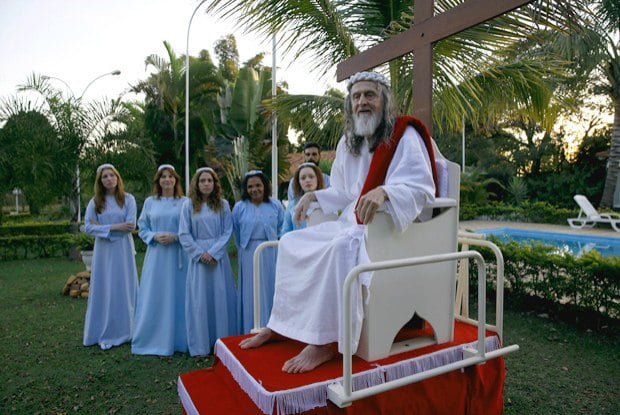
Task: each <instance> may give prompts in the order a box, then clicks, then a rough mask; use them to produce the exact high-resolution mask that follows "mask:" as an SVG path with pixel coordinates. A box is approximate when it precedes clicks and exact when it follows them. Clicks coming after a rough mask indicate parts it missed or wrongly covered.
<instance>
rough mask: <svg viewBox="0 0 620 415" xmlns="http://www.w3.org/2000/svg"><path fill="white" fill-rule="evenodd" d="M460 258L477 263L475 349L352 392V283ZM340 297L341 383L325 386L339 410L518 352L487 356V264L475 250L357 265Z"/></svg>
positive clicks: (511, 349)
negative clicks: (454, 359)
mask: <svg viewBox="0 0 620 415" xmlns="http://www.w3.org/2000/svg"><path fill="white" fill-rule="evenodd" d="M462 258H473V259H474V260H475V261H476V262H477V264H478V344H477V348H476V350H472V351H468V352H467V353H466V354H467V355H468V356H470V357H467V358H465V359H463V360H461V361H460V362H455V363H451V364H448V365H443V366H440V367H438V368H435V369H431V370H428V371H424V372H422V373H416V374H414V375H410V376H406V377H403V378H400V379H396V380H392V381H389V382H385V383H382V384H380V385H376V386H371V387H368V388H364V389H362V390H358V391H355V392H353V391H352V386H351V377H352V360H353V356H352V352H351V332H352V327H351V325H352V321H351V287H352V284H353V282H354V281H355V280H356V279H357V278H358V276H359V274H361V273H363V272H368V271H376V270H380V269H393V268H402V267H408V266H416V265H422V264H431V263H437V262H445V261H454V260H458V259H462ZM388 275H389V274H388ZM375 277H376V276H375ZM342 297H343V301H342V307H343V310H342V326H343V329H344V339H343V345H342V348H343V357H342V359H343V368H342V379H343V381H342V384H332V385H330V386H329V387H328V398H329V399H330V400H331V401H332V402H334V403H335V404H336V405H337V406H339V407H341V408H342V407H345V406H349V405H351V403H352V402H353V401H355V400H358V399H362V398H365V397H367V396H371V395H374V394H377V393H381V392H385V391H388V390H392V389H395V388H398V387H401V386H404V385H407V384H410V383H414V382H419V381H421V380H424V379H427V378H430V377H433V376H437V375H439V374H442V373H446V372H449V371H452V370H456V369H460V368H464V367H467V366H471V365H474V364H478V363H482V362H484V361H486V360H488V359H490V358H495V357H498V356H502V355H504V354H507V353H511V352H514V351H517V350H518V349H519V346H518V345H513V346H509V347H504V348H501V349H498V350H495V351H493V352H489V353H486V350H485V324H484V322H485V321H486V264H485V263H484V259H483V258H482V255H481V254H480V253H479V252H476V251H462V252H453V253H448V254H439V255H428V256H422V257H413V258H407V259H398V260H389V261H380V262H374V263H369V264H364V265H358V266H356V267H354V268H353V269H352V270H351V271H350V272H349V274H348V275H347V277H346V279H345V282H344V287H343V293H342Z"/></svg>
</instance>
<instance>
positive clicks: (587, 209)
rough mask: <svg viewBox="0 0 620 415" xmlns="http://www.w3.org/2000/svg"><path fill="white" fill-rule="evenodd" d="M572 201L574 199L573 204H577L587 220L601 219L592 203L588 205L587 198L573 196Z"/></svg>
mask: <svg viewBox="0 0 620 415" xmlns="http://www.w3.org/2000/svg"><path fill="white" fill-rule="evenodd" d="M573 199H575V202H577V204H578V205H579V207H580V208H581V210H582V211H583V213H585V214H586V216H587V217H588V218H592V219H598V218H600V217H601V215H599V213H598V212H597V211H596V209H594V206H592V203H590V201H589V200H588V198H587V197H585V196H584V195H575V196H573Z"/></svg>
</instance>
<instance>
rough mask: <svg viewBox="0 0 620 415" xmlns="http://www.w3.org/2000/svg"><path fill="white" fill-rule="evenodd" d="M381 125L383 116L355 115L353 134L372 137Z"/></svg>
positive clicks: (375, 114)
mask: <svg viewBox="0 0 620 415" xmlns="http://www.w3.org/2000/svg"><path fill="white" fill-rule="evenodd" d="M380 123H381V114H380V113H378V112H376V113H372V114H370V115H368V114H359V115H357V114H354V115H353V132H354V133H355V135H357V136H360V137H366V138H368V137H371V136H372V135H373V134H374V133H375V131H376V130H377V127H379V124H380Z"/></svg>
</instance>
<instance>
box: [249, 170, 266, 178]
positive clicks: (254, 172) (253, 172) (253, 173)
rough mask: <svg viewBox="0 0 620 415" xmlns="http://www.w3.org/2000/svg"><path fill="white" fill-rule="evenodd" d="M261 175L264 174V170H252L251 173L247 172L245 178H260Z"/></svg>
mask: <svg viewBox="0 0 620 415" xmlns="http://www.w3.org/2000/svg"><path fill="white" fill-rule="evenodd" d="M259 174H263V171H262V170H250V171H249V172H247V173H246V174H245V176H244V177H248V176H258V175H259Z"/></svg>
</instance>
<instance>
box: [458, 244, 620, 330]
mask: <svg viewBox="0 0 620 415" xmlns="http://www.w3.org/2000/svg"><path fill="white" fill-rule="evenodd" d="M489 239H490V240H492V241H493V242H494V243H495V244H496V245H497V246H498V247H499V248H500V249H501V251H502V254H503V256H504V263H505V266H504V277H505V289H506V296H507V297H511V300H514V301H524V300H527V299H528V298H532V297H534V298H537V299H540V300H543V302H547V303H549V304H554V305H555V306H559V307H560V308H562V307H565V308H566V307H573V308H576V309H580V310H583V311H588V312H595V313H596V314H598V315H600V316H604V317H607V318H610V319H620V257H615V256H610V257H602V256H601V255H600V254H599V253H598V252H596V251H594V250H593V251H590V252H587V253H585V254H583V255H581V256H579V257H576V256H573V255H570V254H567V253H564V254H557V253H553V251H554V250H555V249H556V248H555V247H552V246H548V245H542V244H540V243H537V244H532V245H521V244H519V243H517V242H514V241H512V242H509V243H502V242H500V241H499V240H497V239H496V238H493V237H490V238H489ZM472 249H476V250H479V251H480V252H481V253H482V254H483V256H484V257H485V260H486V262H487V265H488V270H487V276H488V278H489V280H488V282H487V288H488V290H489V292H490V293H492V292H493V291H494V286H493V283H494V281H495V255H494V254H493V253H492V252H491V251H490V250H488V249H485V248H480V247H472ZM475 268H476V267H475V265H474V266H472V267H471V268H470V272H471V273H470V284H471V285H472V287H471V289H472V290H473V291H471V292H475V288H474V286H475V284H476V283H477V278H478V277H477V274H476V272H477V271H476V270H475Z"/></svg>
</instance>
